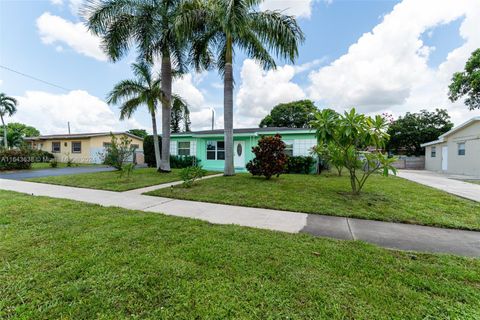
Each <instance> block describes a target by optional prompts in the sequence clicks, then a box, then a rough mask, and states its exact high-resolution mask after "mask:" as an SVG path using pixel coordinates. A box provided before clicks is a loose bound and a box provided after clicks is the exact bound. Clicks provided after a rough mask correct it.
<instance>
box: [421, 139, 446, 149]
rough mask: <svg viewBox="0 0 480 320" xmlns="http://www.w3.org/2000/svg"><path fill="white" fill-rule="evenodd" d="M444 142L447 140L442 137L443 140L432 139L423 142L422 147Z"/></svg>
mask: <svg viewBox="0 0 480 320" xmlns="http://www.w3.org/2000/svg"><path fill="white" fill-rule="evenodd" d="M442 142H445V140H443V139H441V140H435V141H430V142H426V143H422V144H421V145H420V147H422V148H424V147H428V146H432V145H434V144H439V143H442Z"/></svg>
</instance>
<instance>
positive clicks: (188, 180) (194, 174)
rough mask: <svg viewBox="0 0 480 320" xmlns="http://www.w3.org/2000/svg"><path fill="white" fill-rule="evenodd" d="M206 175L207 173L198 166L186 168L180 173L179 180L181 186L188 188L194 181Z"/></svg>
mask: <svg viewBox="0 0 480 320" xmlns="http://www.w3.org/2000/svg"><path fill="white" fill-rule="evenodd" d="M206 173H207V172H206V171H205V170H203V169H202V167H200V166H195V167H186V168H183V169H182V171H180V178H182V180H183V186H184V187H185V188H190V187H191V186H192V185H193V183H194V182H195V180H197V179H200V178H202V177H204V176H205V174H206Z"/></svg>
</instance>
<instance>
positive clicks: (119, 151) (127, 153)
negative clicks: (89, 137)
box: [103, 134, 135, 170]
mask: <svg viewBox="0 0 480 320" xmlns="http://www.w3.org/2000/svg"><path fill="white" fill-rule="evenodd" d="M110 135H111V137H112V139H111V142H110V144H109V145H108V146H107V147H106V150H105V154H104V155H103V163H104V164H106V165H109V166H112V167H114V168H115V169H117V170H122V168H123V165H124V163H126V162H127V161H128V160H129V159H131V158H132V157H133V153H134V152H135V148H134V147H133V146H132V140H130V139H129V138H128V137H127V136H122V137H121V138H120V139H118V138H117V137H115V136H114V135H113V134H110Z"/></svg>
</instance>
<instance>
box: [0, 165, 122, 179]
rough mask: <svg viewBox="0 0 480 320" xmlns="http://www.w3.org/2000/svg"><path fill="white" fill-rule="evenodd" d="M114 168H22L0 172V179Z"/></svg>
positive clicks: (59, 174)
mask: <svg viewBox="0 0 480 320" xmlns="http://www.w3.org/2000/svg"><path fill="white" fill-rule="evenodd" d="M113 170H114V169H113V168H111V167H106V166H85V167H69V168H50V169H36V170H21V171H15V172H8V173H0V179H11V180H24V179H30V178H39V177H49V176H64V175H69V174H78V173H89V172H102V171H113Z"/></svg>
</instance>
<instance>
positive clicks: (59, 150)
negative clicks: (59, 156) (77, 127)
mask: <svg viewBox="0 0 480 320" xmlns="http://www.w3.org/2000/svg"><path fill="white" fill-rule="evenodd" d="M54 144H58V150H55V149H54V147H53V145H54ZM60 152H62V143H61V142H60V141H52V153H60Z"/></svg>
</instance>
